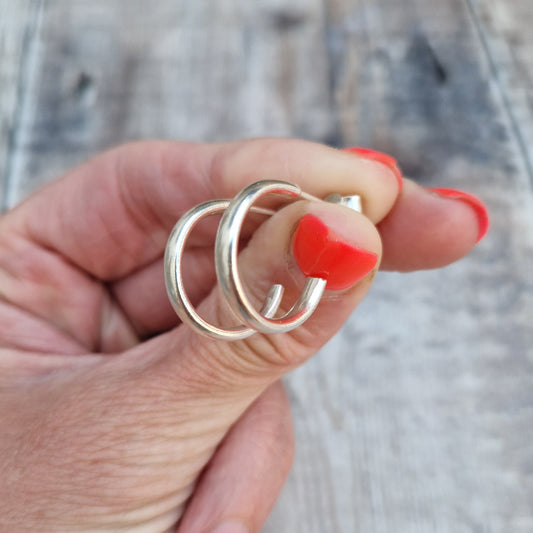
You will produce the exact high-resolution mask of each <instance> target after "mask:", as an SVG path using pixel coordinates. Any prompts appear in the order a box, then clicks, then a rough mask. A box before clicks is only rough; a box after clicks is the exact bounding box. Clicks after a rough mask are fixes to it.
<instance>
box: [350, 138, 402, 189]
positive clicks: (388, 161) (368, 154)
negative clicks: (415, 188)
mask: <svg viewBox="0 0 533 533" xmlns="http://www.w3.org/2000/svg"><path fill="white" fill-rule="evenodd" d="M343 150H344V151H345V152H349V153H351V154H355V155H357V156H358V157H362V158H363V159H370V160H372V161H377V162H378V163H382V164H383V165H385V166H386V167H388V168H389V169H390V170H391V171H392V173H393V174H394V177H395V178H396V179H397V180H398V187H399V188H400V191H401V190H402V187H403V177H402V171H401V170H400V167H399V166H398V162H397V161H396V159H394V157H391V156H390V155H387V154H384V153H383V152H376V151H375V150H370V148H361V147H358V146H356V147H353V148H344V149H343Z"/></svg>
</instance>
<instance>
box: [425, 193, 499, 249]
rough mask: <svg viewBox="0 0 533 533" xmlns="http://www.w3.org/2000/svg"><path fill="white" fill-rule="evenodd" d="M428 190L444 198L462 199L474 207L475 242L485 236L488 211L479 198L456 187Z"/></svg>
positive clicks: (487, 224) (487, 227) (487, 226)
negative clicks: (475, 220)
mask: <svg viewBox="0 0 533 533" xmlns="http://www.w3.org/2000/svg"><path fill="white" fill-rule="evenodd" d="M429 190H430V191H432V192H434V193H436V194H438V195H439V196H444V197H445V198H452V199H454V200H462V201H463V202H466V203H467V204H468V205H469V206H470V207H472V208H473V209H474V212H475V213H476V216H477V219H478V227H479V231H478V236H477V241H476V243H478V242H479V241H480V240H481V239H482V238H483V237H485V235H486V234H487V231H488V230H489V213H488V211H487V208H486V207H485V205H484V204H483V202H482V201H481V200H480V199H479V198H477V197H476V196H474V195H473V194H469V193H467V192H464V191H458V190H456V189H441V188H437V189H431V188H430V189H429Z"/></svg>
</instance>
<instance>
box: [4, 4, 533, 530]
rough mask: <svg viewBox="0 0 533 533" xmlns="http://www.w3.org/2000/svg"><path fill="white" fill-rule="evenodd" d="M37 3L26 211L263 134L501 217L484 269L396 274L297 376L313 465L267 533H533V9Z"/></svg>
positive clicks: (295, 394) (16, 65)
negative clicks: (121, 157)
mask: <svg viewBox="0 0 533 533" xmlns="http://www.w3.org/2000/svg"><path fill="white" fill-rule="evenodd" d="M1 1H2V0H0V2H1ZM3 3H4V11H3V13H5V12H6V11H5V9H6V7H5V6H12V5H13V4H12V3H9V2H7V0H3ZM19 5H20V6H22V5H23V3H20V4H17V6H19ZM26 5H27V6H30V8H31V9H27V10H26V9H23V7H20V8H19V7H17V8H16V9H14V8H11V11H8V14H9V17H11V18H12V19H13V21H12V22H9V23H6V22H4V21H5V19H4V18H2V22H1V23H0V24H1V25H0V28H2V30H1V31H2V32H3V33H4V34H5V32H6V30H5V28H6V27H8V28H9V32H8V33H9V35H10V39H13V41H12V42H13V43H15V44H14V48H13V51H11V52H9V53H8V54H7V55H6V56H5V57H4V59H3V60H2V64H1V65H0V79H2V80H4V79H6V80H8V81H9V83H8V85H9V84H11V85H10V88H9V89H8V90H7V91H6V92H4V89H2V96H1V98H0V102H1V104H0V117H1V120H2V124H4V125H5V124H8V126H7V128H8V129H9V128H11V127H13V125H14V127H15V130H16V131H15V133H16V135H15V137H13V136H11V137H10V139H11V141H10V140H9V138H8V136H7V135H5V133H4V132H5V131H6V126H2V128H3V129H2V130H1V131H2V132H3V133H2V137H1V141H2V142H1V145H0V163H1V162H2V159H1V158H2V157H3V158H4V160H8V161H11V162H12V163H11V164H8V165H6V164H2V168H3V169H4V177H3V179H4V180H5V182H6V184H7V188H6V190H7V191H8V197H7V200H6V201H7V203H9V204H12V203H14V202H16V201H18V200H19V199H21V198H22V197H24V196H25V195H27V194H28V193H29V192H30V191H32V190H34V189H35V188H36V187H38V186H39V185H41V184H42V183H44V182H45V181H46V180H49V179H52V178H53V177H55V176H57V175H58V174H59V173H61V172H62V171H63V170H65V169H66V168H68V167H69V166H71V165H73V164H75V163H77V162H79V161H82V160H83V159H85V158H86V157H88V156H89V155H91V154H93V153H95V152H97V151H99V150H102V149H104V148H106V147H108V146H111V145H113V144H117V143H119V142H123V141H125V140H128V139H134V138H144V137H165V138H182V139H195V140H224V139H231V138H236V137H244V136H251V135H294V136H301V137H305V138H309V139H313V140H317V141H322V142H327V143H330V144H334V145H339V146H340V145H356V144H361V145H371V146H373V147H375V148H377V149H382V150H384V151H387V152H390V153H392V154H394V155H395V156H397V157H398V159H399V160H400V163H401V165H402V167H403V169H404V170H405V172H406V173H407V174H408V175H410V176H413V177H414V178H416V179H417V180H418V181H420V182H421V183H423V184H427V185H437V184H439V185H443V186H451V187H458V188H464V189H467V190H470V191H472V192H474V193H476V194H478V195H479V196H481V197H482V198H483V199H484V200H485V201H486V203H487V204H488V205H489V207H490V209H491V212H492V229H491V232H490V233H489V235H488V237H487V238H486V239H485V240H484V241H483V243H482V244H481V245H480V246H479V247H478V248H477V249H476V250H475V251H474V252H472V254H471V255H470V256H469V257H468V258H466V259H465V260H463V261H462V262H460V263H458V264H456V265H454V266H451V267H448V268H446V269H443V270H439V271H432V272H424V273H416V274H410V275H398V274H383V275H381V276H380V279H378V281H377V283H376V286H375V288H374V289H373V291H372V292H371V294H370V296H369V298H368V299H367V300H366V301H365V302H364V304H363V305H362V306H361V308H360V309H359V310H358V311H357V313H355V314H354V315H353V317H352V318H351V319H350V321H349V322H348V324H347V325H346V326H345V328H344V329H343V331H342V332H341V334H339V335H338V336H337V337H336V338H335V339H334V340H333V341H332V342H331V343H330V344H329V345H328V346H327V347H326V348H325V349H324V350H323V351H322V352H321V353H320V354H319V355H318V356H317V357H316V358H315V359H314V360H313V361H311V362H310V363H309V364H307V365H306V366H305V367H303V368H302V369H299V370H298V371H296V372H294V373H293V374H292V375H291V376H290V377H289V379H288V380H287V384H288V387H289V391H290V394H291V398H292V404H293V408H294V419H295V426H296V438H297V456H296V462H295V466H294V469H293V472H292V474H291V477H290V479H289V482H288V484H287V486H286V488H285V490H284V493H283V495H282V498H281V499H280V501H279V503H278V505H277V507H276V508H275V510H274V512H273V514H272V516H271V518H270V520H269V523H268V525H267V526H266V528H265V531H267V532H277V533H300V532H302V533H303V532H304V531H305V532H306V533H324V532H328V533H330V532H339V533H340V532H342V533H345V532H365V533H367V532H368V533H381V532H394V533H396V532H402V533H419V532H424V533H426V532H430V531H431V532H443V533H444V532H454V533H462V532H465V533H466V532H484V533H489V532H490V533H496V532H497V533H503V532H510V531H512V532H518V533H526V532H527V533H529V532H531V531H533V474H532V472H533V447H532V446H531V444H530V442H531V437H532V432H533V349H532V346H533V327H532V324H533V287H532V284H533V279H532V274H531V272H533V264H532V257H533V197H532V194H531V184H532V179H531V177H532V172H531V167H532V165H531V161H532V154H533V117H532V113H533V96H532V95H533V85H532V76H533V73H532V69H533V66H532V65H533V63H532V58H533V37H532V36H531V33H530V31H529V28H530V27H531V25H532V23H533V10H532V9H531V6H530V2H529V1H528V0H520V1H519V0H514V1H512V2H510V1H507V0H477V1H476V0H439V1H438V2H437V1H433V2H429V1H427V0H406V1H402V2H398V1H396V0H352V1H350V0H329V1H325V2H321V1H318V0H293V1H292V2H290V3H289V2H284V1H281V0H260V1H256V2H247V1H245V0H233V1H229V0H224V1H222V0H220V1H218V2H208V1H204V0H195V1H194V2H187V1H185V0H183V1H170V0H162V1H159V2H157V4H155V3H146V2H141V1H140V0H137V1H129V2H126V0H120V1H116V2H112V3H111V2H107V1H104V0H92V1H91V2H83V1H78V2H71V1H67V0H56V1H54V2H46V3H44V4H40V3H39V2H34V3H31V2H28V3H27V4H26ZM39 6H42V13H41V14H40V15H39V16H37V15H36V13H37V12H38V10H39ZM27 28H32V30H31V31H28V30H27ZM1 34H2V33H0V35H1ZM24 35H26V36H27V37H24ZM24 39H26V41H24ZM24 42H26V44H23V43H24ZM4 49H5V48H4ZM23 49H25V50H29V51H30V52H29V53H30V55H29V56H28V55H27V54H24V53H23V51H22V50H23ZM28 57H29V58H30V59H31V58H32V57H33V60H30V62H28ZM21 79H22V80H23V83H22V87H21V90H17V88H16V84H17V80H21ZM20 117H23V119H21V118H20ZM13 139H14V140H13ZM2 154H4V155H2ZM13 162H14V163H13ZM15 163H16V164H15Z"/></svg>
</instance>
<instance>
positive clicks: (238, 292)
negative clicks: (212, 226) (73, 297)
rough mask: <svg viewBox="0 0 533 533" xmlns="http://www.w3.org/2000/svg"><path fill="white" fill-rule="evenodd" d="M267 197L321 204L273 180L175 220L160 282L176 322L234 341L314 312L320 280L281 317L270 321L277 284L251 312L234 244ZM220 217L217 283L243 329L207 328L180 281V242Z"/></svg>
mask: <svg viewBox="0 0 533 533" xmlns="http://www.w3.org/2000/svg"><path fill="white" fill-rule="evenodd" d="M268 194H278V195H284V196H286V197H288V199H289V200H290V201H294V200H299V199H305V200H310V201H322V200H320V199H319V198H316V197H314V196H312V195H310V194H307V193H304V192H302V191H301V189H300V188H299V187H298V186H297V185H294V184H292V183H288V182H284V181H277V180H262V181H258V182H255V183H252V184H251V185H248V186H247V187H245V188H244V189H243V190H242V191H241V192H240V193H239V194H238V195H237V196H235V198H233V200H212V201H209V202H205V203H202V204H200V205H198V206H196V207H194V208H193V209H191V210H190V211H188V212H187V213H185V215H183V216H182V217H181V219H180V220H179V221H178V222H177V224H176V225H175V226H174V229H173V230H172V233H171V235H170V237H169V240H168V243H167V247H166V250H165V283H166V288H167V292H168V295H169V298H170V302H171V304H172V306H173V308H174V310H175V311H176V313H177V314H178V316H179V317H180V318H181V320H182V321H183V322H184V323H186V324H188V325H189V326H191V327H192V328H194V329H196V330H197V331H198V332H199V333H201V334H202V335H207V336H209V337H212V338H215V339H222V340H239V339H244V338H246V337H249V336H250V335H253V334H254V333H255V332H256V331H257V332H262V333H283V332H286V331H290V330H292V329H294V328H296V327H298V326H300V325H301V324H303V323H304V322H305V321H306V320H307V319H308V318H309V317H310V316H311V315H312V314H313V312H314V311H315V309H316V308H317V306H318V304H319V303H320V299H321V297H322V294H323V293H324V290H325V288H326V283H327V282H326V280H324V279H321V278H308V279H307V280H306V283H305V285H304V287H303V289H302V292H301V294H300V297H299V298H298V299H297V301H296V302H295V303H294V305H293V306H292V307H291V309H290V310H289V311H288V312H287V313H285V314H284V315H283V316H281V317H277V318H274V317H275V315H276V313H277V311H278V309H279V306H280V304H281V300H282V296H283V291H284V289H283V286H282V285H279V284H275V285H273V286H272V287H271V288H270V290H269V292H268V294H267V296H266V298H265V301H264V303H263V305H262V307H261V310H260V311H257V310H256V309H255V308H254V307H253V305H252V303H251V302H250V300H249V298H248V295H247V293H246V289H245V287H244V285H243V283H242V280H241V278H240V275H239V268H238V246H239V238H240V233H241V229H242V226H243V224H244V220H245V218H246V215H247V214H248V213H249V212H255V213H260V214H263V215H272V214H274V211H272V210H270V209H265V208H260V207H255V206H254V203H255V202H256V201H257V200H259V199H260V198H262V197H263V196H265V195H268ZM326 201H328V202H333V203H338V204H340V205H345V206H347V207H350V208H352V209H355V210H357V211H360V210H361V202H360V198H359V196H350V197H343V196H340V195H338V194H337V195H330V196H329V197H328V198H327V199H326ZM221 213H224V214H223V216H222V220H221V221H220V225H219V227H218V231H217V236H216V240H215V267H216V274H217V279H218V283H219V285H220V288H221V289H222V292H223V294H224V297H225V299H226V301H227V303H228V306H229V309H230V310H231V312H232V314H233V315H234V316H235V317H236V318H237V320H238V321H239V322H242V324H243V325H240V326H235V327H231V328H221V327H219V326H215V325H213V324H210V323H209V322H207V321H206V320H204V319H203V318H202V317H200V315H199V314H198V313H197V312H196V310H195V309H194V307H193V305H192V304H191V302H190V300H189V298H188V297H187V294H186V292H185V287H184V283H183V277H182V273H181V261H182V258H183V253H184V250H185V244H186V241H187V238H188V237H189V235H190V233H191V231H192V229H193V228H194V226H195V225H196V224H197V223H198V222H199V221H200V220H202V219H204V218H206V217H208V216H211V215H217V214H221Z"/></svg>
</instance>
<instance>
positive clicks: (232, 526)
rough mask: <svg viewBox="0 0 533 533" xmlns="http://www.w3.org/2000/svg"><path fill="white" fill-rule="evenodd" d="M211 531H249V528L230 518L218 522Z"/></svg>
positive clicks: (220, 532) (228, 532)
mask: <svg viewBox="0 0 533 533" xmlns="http://www.w3.org/2000/svg"><path fill="white" fill-rule="evenodd" d="M211 533H250V530H249V529H248V528H247V527H246V526H245V525H244V524H243V523H242V522H235V521H234V520H232V521H230V522H223V523H222V524H219V525H218V526H217V527H216V528H215V529H213V530H212V532H211Z"/></svg>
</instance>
